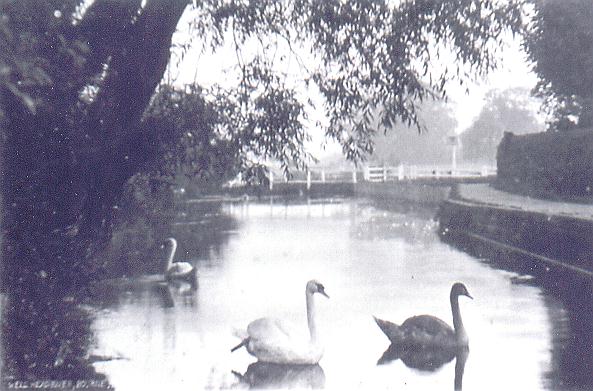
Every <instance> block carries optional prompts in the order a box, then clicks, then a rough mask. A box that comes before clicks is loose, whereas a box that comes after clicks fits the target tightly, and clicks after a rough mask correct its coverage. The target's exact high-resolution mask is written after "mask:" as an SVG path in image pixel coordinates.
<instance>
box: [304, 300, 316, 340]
mask: <svg viewBox="0 0 593 391" xmlns="http://www.w3.org/2000/svg"><path fill="white" fill-rule="evenodd" d="M305 295H306V297H307V324H308V325H309V333H310V334H311V342H316V341H317V325H316V323H315V303H314V300H313V294H312V293H310V292H306V293H305Z"/></svg>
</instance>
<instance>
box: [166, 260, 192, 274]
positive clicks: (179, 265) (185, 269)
mask: <svg viewBox="0 0 593 391" xmlns="http://www.w3.org/2000/svg"><path fill="white" fill-rule="evenodd" d="M193 269H194V267H193V266H192V265H191V264H190V263H188V262H175V263H174V264H172V265H171V267H169V269H168V270H167V273H168V274H170V275H182V274H188V273H191V271H192V270H193Z"/></svg>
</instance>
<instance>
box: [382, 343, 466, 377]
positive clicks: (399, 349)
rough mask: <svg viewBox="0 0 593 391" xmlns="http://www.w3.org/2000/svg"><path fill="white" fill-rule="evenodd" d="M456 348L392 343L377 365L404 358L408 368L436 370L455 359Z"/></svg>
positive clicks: (403, 360)
mask: <svg viewBox="0 0 593 391" xmlns="http://www.w3.org/2000/svg"><path fill="white" fill-rule="evenodd" d="M455 354H456V351H455V349H430V348H424V349H423V348H422V347H419V348H415V347H409V346H400V345H398V344H391V345H389V348H387V350H386V351H385V352H384V353H383V355H382V356H381V358H379V361H377V365H384V364H387V363H390V362H391V361H394V360H402V362H403V363H404V364H406V366H407V367H408V368H414V369H419V370H422V371H435V370H437V369H439V368H440V367H442V366H443V365H444V364H446V363H448V362H449V361H451V360H453V358H454V357H455Z"/></svg>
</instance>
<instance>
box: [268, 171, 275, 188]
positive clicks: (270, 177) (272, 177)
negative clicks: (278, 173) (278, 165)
mask: <svg viewBox="0 0 593 391" xmlns="http://www.w3.org/2000/svg"><path fill="white" fill-rule="evenodd" d="M268 179H269V181H270V190H273V189H274V173H273V172H272V171H270V176H269V177H268Z"/></svg>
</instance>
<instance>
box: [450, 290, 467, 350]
mask: <svg viewBox="0 0 593 391" xmlns="http://www.w3.org/2000/svg"><path fill="white" fill-rule="evenodd" d="M451 312H452V313H453V329H454V330H455V336H456V337H457V342H459V343H465V342H467V341H466V339H467V334H466V333H465V327H464V326H463V321H462V320H461V311H460V310H459V296H457V295H451Z"/></svg>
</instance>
